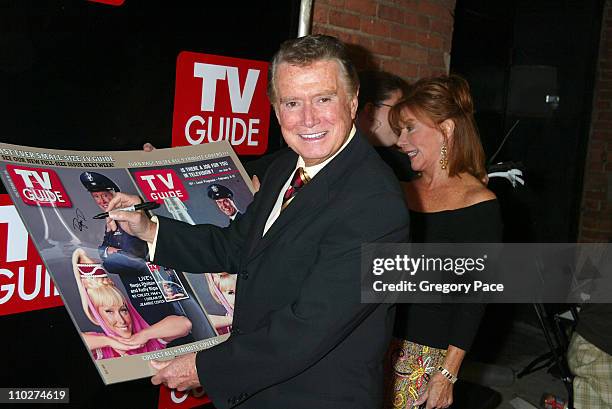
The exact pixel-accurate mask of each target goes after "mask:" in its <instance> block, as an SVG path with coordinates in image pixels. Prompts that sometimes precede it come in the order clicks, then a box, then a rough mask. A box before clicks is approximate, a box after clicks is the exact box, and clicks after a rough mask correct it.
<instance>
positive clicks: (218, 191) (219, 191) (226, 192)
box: [208, 183, 234, 200]
mask: <svg viewBox="0 0 612 409" xmlns="http://www.w3.org/2000/svg"><path fill="white" fill-rule="evenodd" d="M208 197H210V198H211V199H212V200H219V199H226V198H229V199H231V198H233V197H234V192H232V191H231V190H230V189H228V188H227V187H225V186H223V185H219V184H217V183H213V184H212V185H210V186H208Z"/></svg>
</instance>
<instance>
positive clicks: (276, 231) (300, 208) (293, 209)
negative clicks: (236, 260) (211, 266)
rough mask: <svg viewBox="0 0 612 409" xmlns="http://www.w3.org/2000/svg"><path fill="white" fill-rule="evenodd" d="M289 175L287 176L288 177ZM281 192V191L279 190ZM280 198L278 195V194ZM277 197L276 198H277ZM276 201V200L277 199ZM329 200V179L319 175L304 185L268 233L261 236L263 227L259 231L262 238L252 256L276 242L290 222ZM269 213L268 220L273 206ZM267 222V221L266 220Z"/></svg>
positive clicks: (304, 216)
mask: <svg viewBox="0 0 612 409" xmlns="http://www.w3.org/2000/svg"><path fill="white" fill-rule="evenodd" d="M288 177H289V176H287V178H288ZM285 180H286V179H285ZM279 193H280V191H279ZM277 198H278V195H277ZM275 199H276V198H275ZM275 201H276V200H275ZM327 202H328V189H327V181H326V180H325V179H324V178H319V175H317V176H316V177H315V178H314V179H313V180H312V181H311V182H309V183H308V184H307V185H306V186H304V187H302V188H301V189H300V191H299V192H298V194H297V195H295V197H294V198H293V200H292V201H291V203H290V204H289V206H287V208H285V210H283V211H282V212H281V213H280V215H279V216H278V218H277V219H276V220H275V221H274V223H273V224H272V226H270V229H269V230H268V231H267V232H266V235H265V236H263V237H261V233H263V229H262V230H261V231H260V232H259V234H260V237H261V239H260V240H259V241H258V242H257V243H256V245H255V246H254V248H253V251H252V252H251V253H250V258H254V257H256V256H257V255H258V254H259V253H261V252H262V251H264V250H265V249H266V247H268V246H269V245H270V244H271V243H274V241H276V239H278V236H279V235H280V234H281V233H282V232H283V231H284V229H285V228H286V227H287V225H288V224H290V223H292V222H296V221H298V220H299V219H301V218H308V216H309V215H310V214H311V213H314V212H316V211H317V210H319V209H320V208H321V207H323V206H324V205H326V204H327ZM272 206H274V204H272ZM268 210H269V211H268V213H266V215H265V216H263V215H262V216H263V217H262V218H263V219H265V220H267V219H268V216H269V215H270V212H271V210H272V207H270V209H268ZM264 224H265V222H264Z"/></svg>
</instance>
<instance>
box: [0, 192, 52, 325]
mask: <svg viewBox="0 0 612 409" xmlns="http://www.w3.org/2000/svg"><path fill="white" fill-rule="evenodd" d="M59 305H62V299H61V298H60V296H59V293H58V292H57V290H56V289H55V285H54V284H53V281H52V280H51V277H50V276H49V273H48V272H47V269H46V268H45V266H44V265H43V262H42V260H41V259H40V256H39V255H38V252H37V251H36V248H35V247H34V243H32V240H31V239H30V237H29V236H28V232H27V230H26V228H25V226H24V225H23V222H22V221H21V218H20V217H19V214H18V213H17V209H15V206H13V204H12V202H11V199H10V198H9V196H8V195H5V194H2V195H0V315H8V314H16V313H19V312H25V311H32V310H39V309H43V308H50V307H57V306H59Z"/></svg>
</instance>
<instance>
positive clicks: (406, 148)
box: [386, 75, 502, 408]
mask: <svg viewBox="0 0 612 409" xmlns="http://www.w3.org/2000/svg"><path fill="white" fill-rule="evenodd" d="M389 121H390V124H391V127H392V129H394V131H395V133H396V134H397V135H399V138H398V141H397V145H398V147H399V148H400V149H401V150H402V152H403V153H404V154H405V155H407V156H408V158H409V159H410V163H411V166H412V169H413V170H414V171H415V172H418V173H417V174H416V175H415V177H414V178H413V179H412V180H411V181H410V182H406V183H402V185H403V189H404V194H405V198H406V202H407V204H408V208H409V209H410V234H411V241H412V242H415V243H464V242H465V243H474V242H493V243H495V242H499V241H500V240H501V237H502V223H501V217H500V212H499V205H498V203H497V200H496V198H495V195H494V194H493V193H492V192H491V191H490V190H488V189H487V187H486V186H485V182H484V181H485V180H486V169H485V156H484V151H483V148H482V145H481V142H480V138H479V136H478V131H477V128H476V124H475V121H474V116H473V103H472V98H471V95H470V90H469V86H468V84H467V82H466V81H465V80H464V79H462V78H460V77H458V76H454V75H451V76H441V77H434V78H425V79H421V80H420V81H418V82H417V83H415V84H414V85H413V86H412V87H411V88H410V90H409V91H408V92H407V94H406V95H405V98H404V100H403V101H401V102H399V103H398V104H397V105H395V106H394V107H393V108H392V109H391V112H390V114H389ZM484 309H485V306H484V305H482V304H459V305H457V304H403V305H399V306H398V314H397V317H396V324H395V329H394V339H393V341H392V344H391V347H390V350H389V354H388V357H389V362H388V364H389V366H390V368H389V370H388V372H387V375H388V379H387V383H386V384H387V393H388V399H387V401H386V405H387V406H388V407H393V408H411V407H413V406H414V405H416V406H418V405H421V404H423V403H424V402H426V407H427V408H446V407H448V406H449V405H450V404H451V403H452V401H453V383H454V382H455V381H456V379H457V374H458V372H459V368H460V367H461V363H462V361H463V358H464V357H465V354H466V352H467V351H468V350H469V348H470V346H471V344H472V341H473V339H474V336H475V334H476V331H477V329H478V326H479V323H480V320H481V318H482V315H483V313H484Z"/></svg>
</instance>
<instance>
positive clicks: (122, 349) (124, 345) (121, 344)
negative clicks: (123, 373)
mask: <svg viewBox="0 0 612 409" xmlns="http://www.w3.org/2000/svg"><path fill="white" fill-rule="evenodd" d="M105 338H107V339H108V341H107V346H109V347H111V348H113V349H114V350H115V351H117V352H118V353H119V355H125V354H126V353H127V351H131V350H132V349H138V348H141V347H142V346H143V345H144V343H138V342H129V341H128V339H125V338H119V337H112V336H106V337H105Z"/></svg>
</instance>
